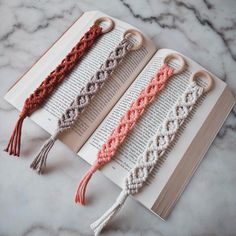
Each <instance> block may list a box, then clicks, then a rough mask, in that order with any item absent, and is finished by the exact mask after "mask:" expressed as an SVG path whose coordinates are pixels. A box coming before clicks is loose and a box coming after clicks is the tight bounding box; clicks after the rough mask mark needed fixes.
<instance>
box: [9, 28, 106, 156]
mask: <svg viewBox="0 0 236 236" xmlns="http://www.w3.org/2000/svg"><path fill="white" fill-rule="evenodd" d="M101 34H102V28H101V27H100V26H98V25H96V24H94V25H93V26H92V27H91V28H90V29H89V31H87V32H86V33H85V34H84V36H83V37H82V38H81V39H80V41H79V42H78V43H77V44H76V45H75V47H73V49H72V50H71V52H70V53H69V54H68V55H67V56H66V57H65V58H64V59H63V60H62V62H61V63H60V64H59V65H58V66H57V67H56V69H55V70H53V71H52V72H51V73H50V74H49V75H48V76H47V77H46V79H44V81H43V82H42V83H41V84H40V85H39V87H38V88H36V90H35V91H34V93H32V94H31V95H30V96H29V97H28V98H27V99H26V100H25V102H24V106H23V109H22V111H21V113H20V116H19V119H18V121H17V123H16V125H15V128H14V130H13V133H12V135H11V138H10V140H9V142H8V146H7V148H6V149H5V151H7V152H9V154H10V155H14V156H19V155H20V145H21V131H22V125H23V121H24V119H25V118H26V117H27V116H30V115H31V114H32V113H33V112H34V111H35V110H37V109H38V108H39V107H40V106H41V105H42V104H43V103H44V101H45V100H46V99H47V98H48V97H49V96H50V95H51V94H52V92H53V91H54V89H55V88H56V87H57V85H58V84H60V83H61V82H62V81H63V80H64V79H65V77H66V75H67V74H68V73H69V72H70V71H71V70H72V69H73V67H74V66H75V65H76V63H77V62H78V60H79V59H81V58H82V57H83V55H84V54H85V53H86V52H87V51H88V49H89V48H90V47H91V46H92V45H93V44H94V42H95V40H96V39H97V38H98V37H99V36H100V35H101Z"/></svg>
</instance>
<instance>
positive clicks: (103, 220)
mask: <svg viewBox="0 0 236 236" xmlns="http://www.w3.org/2000/svg"><path fill="white" fill-rule="evenodd" d="M127 197H128V194H127V193H125V192H124V191H122V192H121V193H120V195H119V196H118V198H117V199H116V202H115V203H114V204H113V205H112V206H111V208H109V209H108V210H107V211H106V212H105V213H104V214H103V215H102V216H101V217H100V218H99V219H98V220H96V221H95V222H94V223H92V224H91V225H90V228H91V229H92V230H93V231H94V235H95V236H97V235H99V234H100V232H101V231H102V229H103V228H104V227H105V226H106V225H107V223H108V222H109V221H110V220H111V219H112V217H113V216H114V215H115V214H116V213H117V212H118V211H119V210H120V209H121V207H122V206H123V205H124V203H125V200H126V198H127Z"/></svg>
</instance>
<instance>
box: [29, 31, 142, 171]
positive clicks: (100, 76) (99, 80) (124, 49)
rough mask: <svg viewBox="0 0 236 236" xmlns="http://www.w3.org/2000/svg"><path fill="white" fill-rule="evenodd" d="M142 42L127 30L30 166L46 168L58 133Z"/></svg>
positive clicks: (76, 117) (140, 36) (75, 117)
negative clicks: (131, 38)
mask: <svg viewBox="0 0 236 236" xmlns="http://www.w3.org/2000/svg"><path fill="white" fill-rule="evenodd" d="M132 36H135V37H136V38H137V42H136V43H132V42H131V40H130V37H132ZM142 44H143V36H142V34H141V33H139V32H138V31H136V30H133V29H130V30H127V31H126V32H125V33H124V35H123V39H122V41H121V42H120V43H119V44H118V45H117V47H116V48H115V49H114V50H113V51H112V52H111V53H110V55H109V56H108V58H107V59H106V61H105V62H104V63H103V64H102V65H101V67H100V69H98V71H97V72H96V73H95V74H94V75H93V76H92V77H91V79H90V80H89V81H88V83H87V84H86V85H85V86H84V87H83V88H82V89H81V91H80V93H79V94H78V95H77V97H76V98H75V99H74V101H73V102H72V103H71V105H70V106H69V107H68V108H67V109H66V111H65V112H64V114H62V116H61V118H60V119H59V120H58V127H57V130H56V131H55V133H54V134H53V135H52V136H51V137H50V138H49V139H48V141H47V142H46V143H45V144H44V145H43V146H42V148H41V150H40V152H39V154H38V155H37V156H36V158H35V159H34V161H33V162H32V164H31V165H30V167H31V168H32V169H34V170H37V172H38V173H39V174H42V173H43V171H44V169H45V168H46V160H47V156H48V153H49V151H50V150H51V148H52V147H53V145H54V143H55V141H56V139H57V138H58V135H59V134H60V133H62V132H64V131H66V130H68V129H70V128H72V127H73V125H74V124H75V123H76V121H77V119H78V117H79V115H80V114H81V113H82V112H83V111H84V110H85V108H86V107H87V106H88V105H89V104H90V102H91V100H92V99H93V98H94V97H95V95H96V94H97V93H98V92H99V91H100V89H101V88H102V86H103V85H104V83H105V82H106V81H107V80H108V79H110V78H111V75H112V73H113V72H114V71H115V69H117V67H118V66H119V65H120V64H121V62H122V61H123V59H124V58H125V57H126V55H127V54H128V53H129V52H130V51H133V50H138V49H140V48H141V46H142Z"/></svg>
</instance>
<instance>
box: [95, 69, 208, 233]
mask: <svg viewBox="0 0 236 236" xmlns="http://www.w3.org/2000/svg"><path fill="white" fill-rule="evenodd" d="M198 76H204V78H206V79H207V80H208V85H207V88H203V87H202V86H200V85H197V83H196V81H195V80H196V79H197V77H198ZM211 86H212V79H211V77H210V75H209V74H208V73H207V72H205V71H198V72H196V73H195V74H193V76H192V77H191V79H190V83H189V85H188V87H187V89H186V91H185V92H184V93H183V94H182V96H181V97H180V98H179V99H178V101H177V103H176V104H175V106H174V107H173V108H172V109H171V111H170V112H169V114H168V115H167V117H166V119H165V121H164V122H163V124H162V125H161V126H160V128H159V130H158V131H157V133H156V135H155V136H154V137H153V138H152V139H151V140H150V141H149V143H148V145H147V147H146V150H145V151H144V153H143V154H142V155H141V156H140V158H139V159H138V161H137V163H136V164H135V166H134V167H133V168H132V169H131V170H130V172H129V174H128V175H127V176H126V178H125V184H124V187H123V190H122V191H121V193H120V195H119V196H118V198H117V199H116V202H115V203H114V204H113V205H112V206H111V208H110V209H109V210H108V211H107V212H105V214H104V215H103V216H102V217H100V218H99V219H98V220H97V221H96V222H94V223H93V224H91V228H92V229H93V230H94V233H95V235H98V234H99V233H100V232H101V230H102V229H103V227H104V226H105V225H106V224H107V223H108V222H109V220H110V219H111V218H112V217H113V216H114V215H115V214H116V213H117V212H118V211H119V209H120V208H121V207H122V206H123V204H124V202H125V200H126V198H127V197H128V196H129V195H130V194H136V193H138V191H139V190H140V189H141V188H142V187H143V185H144V184H145V181H146V180H147V178H148V177H149V175H150V173H151V172H152V170H153V168H154V167H155V165H156V164H157V163H158V161H159V159H160V158H161V157H162V156H163V155H164V153H165V152H166V150H167V149H168V147H169V146H170V144H171V142H172V141H173V140H174V138H175V135H176V133H177V131H178V130H179V128H180V127H181V125H182V124H183V123H184V121H185V119H186V118H187V116H188V115H189V113H190V112H191V110H192V109H193V107H194V105H195V104H196V102H197V101H198V99H199V98H200V97H201V95H202V94H203V93H204V92H207V91H209V90H210V88H211Z"/></svg>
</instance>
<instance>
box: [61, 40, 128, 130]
mask: <svg viewBox="0 0 236 236" xmlns="http://www.w3.org/2000/svg"><path fill="white" fill-rule="evenodd" d="M131 47H132V43H131V42H129V41H128V40H127V39H123V40H122V41H121V42H120V43H119V44H118V46H117V47H116V48H115V49H114V50H113V51H112V52H111V53H110V55H109V56H108V58H107V59H106V61H105V62H104V63H103V64H102V65H101V67H100V69H98V71H97V72H96V73H95V74H94V75H93V76H92V77H91V79H90V81H88V83H87V84H86V85H85V87H83V88H82V89H81V91H80V93H79V94H78V96H77V97H76V98H75V99H74V101H73V102H72V104H71V105H70V106H69V107H68V108H67V109H66V111H65V112H64V114H63V115H62V116H61V118H60V119H59V120H58V130H57V132H58V133H61V132H63V131H64V130H67V129H70V128H71V127H72V126H73V125H74V124H75V122H76V120H77V118H78V116H79V114H80V113H82V112H83V111H84V109H85V107H87V106H88V104H89V103H90V102H91V100H92V99H93V98H94V96H95V95H96V94H97V93H98V91H99V90H100V88H101V87H102V86H103V85H104V83H105V81H106V80H108V79H109V78H110V76H111V74H112V73H113V72H114V71H115V69H116V68H117V67H118V65H119V64H120V63H121V62H122V61H123V59H124V57H125V56H126V55H127V53H128V52H129V49H130V48H131Z"/></svg>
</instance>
